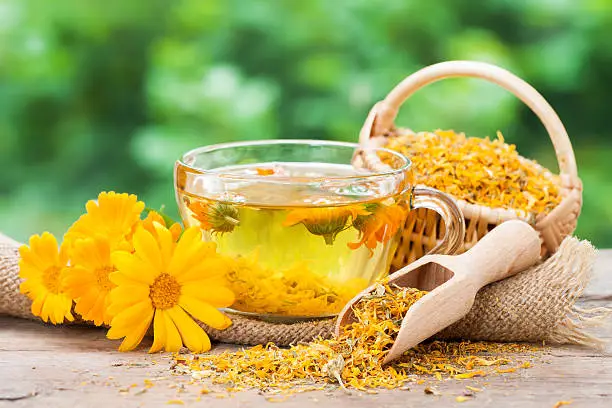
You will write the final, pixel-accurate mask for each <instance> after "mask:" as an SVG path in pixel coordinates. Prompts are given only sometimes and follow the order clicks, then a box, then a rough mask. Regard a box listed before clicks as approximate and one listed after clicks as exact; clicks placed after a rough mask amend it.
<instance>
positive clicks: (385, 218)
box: [348, 203, 408, 250]
mask: <svg viewBox="0 0 612 408" xmlns="http://www.w3.org/2000/svg"><path fill="white" fill-rule="evenodd" d="M366 208H367V210H368V212H369V213H370V214H369V215H365V216H364V215H361V216H359V217H357V218H356V219H355V220H354V221H353V227H355V229H357V230H358V231H359V232H360V233H361V239H360V240H359V242H354V243H349V244H348V246H349V248H351V249H357V248H359V247H360V246H362V245H365V246H366V248H368V249H370V250H373V249H374V248H376V245H378V243H379V242H380V243H386V242H388V241H389V240H391V239H392V238H393V237H395V236H396V235H397V233H398V231H399V230H400V228H401V227H403V226H404V222H405V221H406V217H407V215H408V211H407V210H406V209H405V208H404V207H403V206H401V205H399V204H391V205H385V204H382V203H372V204H368V205H367V207H366Z"/></svg>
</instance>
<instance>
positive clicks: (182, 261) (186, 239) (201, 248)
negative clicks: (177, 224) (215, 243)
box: [167, 227, 210, 277]
mask: <svg viewBox="0 0 612 408" xmlns="http://www.w3.org/2000/svg"><path fill="white" fill-rule="evenodd" d="M207 247H210V246H207V245H205V243H204V242H203V241H202V231H201V230H200V229H199V228H198V227H191V228H187V229H186V230H185V232H184V233H183V236H182V237H181V239H180V240H179V242H178V243H177V245H176V248H175V249H174V254H173V256H172V259H171V260H170V264H169V265H168V270H167V272H168V273H169V274H170V275H173V276H176V277H178V276H180V275H181V274H182V273H184V272H185V271H186V270H187V269H188V268H189V267H191V266H193V265H196V264H197V262H198V261H200V260H202V259H205V257H206V256H208V254H207V253H206V252H208V251H206V249H207Z"/></svg>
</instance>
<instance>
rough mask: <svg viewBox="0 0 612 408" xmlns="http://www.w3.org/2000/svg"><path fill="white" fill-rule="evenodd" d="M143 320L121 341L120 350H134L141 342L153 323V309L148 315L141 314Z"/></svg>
mask: <svg viewBox="0 0 612 408" xmlns="http://www.w3.org/2000/svg"><path fill="white" fill-rule="evenodd" d="M141 318H142V321H141V322H140V323H138V324H137V325H136V326H134V328H133V330H132V331H131V332H130V333H129V334H128V335H127V336H125V339H123V341H122V342H121V345H120V346H119V351H130V350H134V349H135V348H136V346H138V345H139V344H140V342H141V341H142V339H143V338H144V336H145V334H147V330H148V329H149V326H150V325H151V320H152V319H153V309H151V310H149V311H148V312H147V314H146V315H143V316H141Z"/></svg>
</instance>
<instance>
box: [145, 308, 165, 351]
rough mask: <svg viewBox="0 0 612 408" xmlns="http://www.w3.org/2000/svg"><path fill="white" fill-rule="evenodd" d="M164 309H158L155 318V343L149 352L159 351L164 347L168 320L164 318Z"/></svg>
mask: <svg viewBox="0 0 612 408" xmlns="http://www.w3.org/2000/svg"><path fill="white" fill-rule="evenodd" d="M164 313H165V312H164V311H163V310H160V309H157V310H156V311H155V317H154V318H153V345H152V346H151V348H150V349H149V353H157V352H158V351H161V350H162V349H163V348H164V345H165V344H166V338H167V336H168V335H167V333H166V332H167V330H166V322H165V320H164Z"/></svg>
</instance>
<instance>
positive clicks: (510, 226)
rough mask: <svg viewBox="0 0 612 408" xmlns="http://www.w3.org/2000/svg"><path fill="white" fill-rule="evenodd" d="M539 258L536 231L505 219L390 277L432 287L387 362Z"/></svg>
mask: <svg viewBox="0 0 612 408" xmlns="http://www.w3.org/2000/svg"><path fill="white" fill-rule="evenodd" d="M539 257H540V238H539V235H538V233H537V232H536V231H535V230H534V229H533V228H531V227H530V226H529V224H527V223H525V222H523V221H507V222H505V223H503V224H501V225H499V226H498V227H496V228H494V229H493V230H492V231H491V232H489V233H488V234H487V235H485V236H484V237H483V238H482V239H481V240H480V241H478V243H476V245H474V247H473V248H471V249H470V250H469V251H467V252H465V253H463V254H461V255H454V256H451V255H426V256H424V257H422V258H421V259H419V260H417V261H415V262H413V263H411V264H410V265H408V266H405V267H404V268H402V269H400V270H398V271H397V272H395V273H393V274H391V275H389V283H390V284H391V283H392V284H395V285H397V286H400V287H409V288H417V289H420V290H425V291H429V293H428V294H427V295H425V296H423V297H422V298H421V299H419V300H418V301H417V302H416V303H415V304H414V305H412V307H411V308H410V309H409V310H408V312H407V313H406V316H404V319H403V320H402V325H401V327H400V331H399V333H398V335H397V338H396V339H395V342H394V343H393V346H392V347H391V349H390V350H389V354H387V356H386V358H385V360H384V363H385V364H386V363H388V362H390V361H393V360H395V359H396V358H398V357H400V356H401V355H402V354H403V353H404V352H405V351H407V350H409V349H410V348H412V347H414V346H416V345H417V344H419V343H420V342H422V341H423V340H426V339H428V338H429V337H431V336H433V335H434V334H436V333H438V332H439V331H441V330H442V329H444V328H446V327H448V326H450V325H451V324H453V323H455V322H456V321H457V320H459V319H461V318H462V317H464V316H465V315H466V314H467V313H468V312H469V311H470V309H471V308H472V305H473V304H474V298H475V296H476V292H478V291H479V290H480V288H482V287H483V286H485V285H488V284H489V283H492V282H495V281H498V280H501V279H504V278H507V277H509V276H512V275H514V274H516V273H517V272H519V271H522V270H524V269H526V268H528V267H530V266H532V265H533V264H535V263H536V262H537V261H538V259H539ZM374 289H375V285H372V286H370V287H368V288H367V289H365V290H364V291H363V292H361V293H359V294H358V295H357V296H355V297H354V298H353V299H352V300H351V301H350V302H349V303H348V304H347V305H346V306H345V307H344V309H343V310H342V311H341V312H340V315H339V316H338V320H337V321H336V327H335V332H336V335H338V334H339V331H340V327H341V326H343V325H345V324H347V323H350V322H352V321H354V314H353V309H352V307H353V305H354V304H355V303H357V302H358V301H359V300H360V299H361V297H362V296H365V295H369V294H370V293H371V292H372V291H373V290H374Z"/></svg>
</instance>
